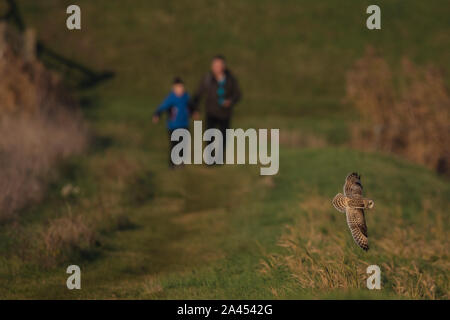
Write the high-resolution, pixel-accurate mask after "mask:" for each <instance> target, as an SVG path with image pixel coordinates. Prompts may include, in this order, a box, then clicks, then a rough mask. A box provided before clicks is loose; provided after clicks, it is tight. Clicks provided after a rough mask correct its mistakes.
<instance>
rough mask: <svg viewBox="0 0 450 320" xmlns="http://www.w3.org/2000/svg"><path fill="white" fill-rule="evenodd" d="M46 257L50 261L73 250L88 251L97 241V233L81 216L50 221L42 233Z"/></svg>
mask: <svg viewBox="0 0 450 320" xmlns="http://www.w3.org/2000/svg"><path fill="white" fill-rule="evenodd" d="M42 238H43V242H44V245H45V256H46V258H47V259H49V260H50V261H53V260H54V259H57V258H58V257H60V256H62V255H67V254H69V253H71V252H73V250H80V249H88V248H90V247H91V246H92V245H93V244H94V243H95V239H96V235H95V232H94V231H93V229H92V227H90V226H89V225H88V224H87V223H86V222H85V221H84V220H83V217H81V216H66V217H62V218H57V219H54V220H52V221H50V223H49V225H48V227H47V228H46V229H45V230H44V231H43V232H42Z"/></svg>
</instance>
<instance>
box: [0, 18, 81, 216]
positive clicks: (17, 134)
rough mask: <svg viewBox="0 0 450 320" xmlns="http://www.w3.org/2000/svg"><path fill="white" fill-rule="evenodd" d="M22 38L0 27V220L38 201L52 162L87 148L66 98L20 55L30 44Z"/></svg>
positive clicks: (56, 80)
mask: <svg viewBox="0 0 450 320" xmlns="http://www.w3.org/2000/svg"><path fill="white" fill-rule="evenodd" d="M27 34H28V33H27ZM26 39H29V37H27V36H25V35H21V34H19V33H18V32H16V31H14V30H13V29H11V28H8V27H7V26H6V25H5V24H0V190H2V192H1V193H0V220H4V219H10V218H13V217H14V213H15V212H17V210H19V209H21V208H23V207H24V206H26V205H27V204H29V203H32V202H35V201H37V200H39V199H41V198H42V196H43V195H44V194H45V185H46V184H45V181H46V180H48V179H47V176H48V175H52V174H54V173H55V171H56V170H54V168H55V166H56V165H57V163H58V161H59V160H61V159H64V158H66V157H68V156H70V155H72V154H74V153H79V152H81V151H82V150H83V149H84V148H85V146H86V144H87V130H86V127H85V126H84V124H83V121H82V119H81V116H80V114H79V112H77V111H76V110H75V108H74V107H75V104H74V102H73V101H72V99H71V98H70V95H69V94H68V93H67V91H66V90H65V89H64V88H63V85H62V82H61V81H60V79H59V78H58V77H57V76H56V75H55V74H53V73H51V72H49V71H47V70H46V69H45V68H44V66H43V65H42V64H41V63H39V62H38V61H36V60H35V59H33V57H32V56H31V57H30V54H29V53H27V52H24V50H23V48H24V47H26V48H29V47H30V44H29V43H27V41H28V42H29V41H32V38H31V40H26ZM28 50H29V49H28Z"/></svg>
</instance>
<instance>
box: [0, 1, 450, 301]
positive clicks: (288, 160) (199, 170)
mask: <svg viewBox="0 0 450 320" xmlns="http://www.w3.org/2000/svg"><path fill="white" fill-rule="evenodd" d="M19 4H20V5H21V9H22V11H23V12H24V15H25V19H26V21H27V22H28V23H30V24H31V25H32V26H35V27H36V28H37V30H38V34H39V36H40V37H41V38H43V39H44V40H45V42H46V43H48V44H49V45H51V47H53V48H55V49H56V50H58V51H60V52H62V53H64V54H66V55H68V56H69V57H72V58H76V59H77V60H79V61H81V62H83V63H86V64H88V65H91V66H93V67H95V68H98V69H103V68H105V69H114V70H115V71H116V72H117V77H116V78H115V79H113V80H112V81H110V82H108V83H105V84H103V85H102V86H100V87H98V88H96V89H92V90H88V91H84V92H81V93H79V94H80V96H84V97H87V98H90V99H92V101H93V104H92V105H91V106H89V107H85V108H84V112H85V115H86V118H87V119H88V121H89V123H90V125H91V127H92V129H93V131H94V133H95V134H96V136H97V138H96V140H95V141H94V143H93V145H92V148H91V150H89V152H88V153H86V154H85V155H83V156H81V157H79V158H76V159H72V160H71V161H70V162H69V163H66V164H64V165H63V167H62V168H61V170H60V171H61V178H60V179H59V180H57V181H55V182H53V184H52V185H51V186H50V188H49V194H48V196H47V199H45V201H44V202H43V203H41V204H40V205H37V206H33V207H31V208H28V209H26V210H24V212H22V213H21V218H20V220H19V222H18V223H17V224H16V225H14V226H12V225H4V226H2V227H1V229H0V279H2V280H0V282H1V284H2V285H0V297H1V298H64V299H69V298H76V299H79V298H89V299H91V298H145V299H147V298H150V299H160V298H162V299H169V298H175V299H177V298H213V299H215V298H226V299H232V298H234V299H238V298H244V299H246V298H249V299H250V298H252V299H260V298H369V299H370V298H374V299H378V298H433V297H435V298H447V299H448V292H449V279H448V275H447V273H448V267H449V253H448V247H449V246H448V236H447V233H448V231H449V229H450V224H449V220H448V217H447V211H448V199H449V198H450V197H449V196H450V184H449V183H448V181H447V180H444V179H443V178H441V177H438V176H437V175H436V174H434V173H433V172H431V171H430V170H428V169H425V168H423V167H421V166H418V165H413V164H410V163H408V162H407V161H405V160H402V159H398V158H395V157H392V156H388V155H382V154H378V153H362V152H359V151H355V150H350V149H348V148H346V147H345V146H343V145H345V143H346V142H347V140H348V130H347V128H348V125H349V121H351V120H353V119H355V118H356V117H357V116H356V115H355V113H354V111H353V109H351V108H350V107H349V106H348V105H346V104H345V103H343V97H344V94H345V92H344V90H345V72H346V71H347V70H348V68H349V67H350V65H351V64H352V63H353V62H354V61H355V59H357V58H358V57H360V56H361V54H362V52H363V51H364V48H365V46H366V45H368V44H371V45H373V46H375V47H377V48H379V49H380V50H381V52H382V53H383V55H384V56H385V57H386V58H387V59H388V61H389V62H390V63H391V66H392V68H393V69H394V70H395V68H396V64H397V62H398V61H399V59H400V58H401V57H402V56H408V57H409V58H411V59H412V60H413V61H415V62H417V63H419V64H420V63H429V62H431V63H433V64H435V65H437V66H439V67H442V68H445V67H447V63H446V62H447V61H449V60H450V56H449V54H450V51H449V50H448V43H449V42H448V40H449V38H448V37H449V36H448V35H449V23H448V16H449V14H450V6H449V5H448V4H447V3H446V2H445V1H435V2H433V3H425V2H423V1H408V2H407V3H406V2H404V1H382V2H380V3H379V5H380V6H381V8H382V19H383V20H382V28H383V29H382V30H381V31H379V32H372V31H368V30H367V29H366V28H365V17H366V15H365V8H366V7H367V5H368V4H370V3H369V2H367V1H362V2H359V3H358V4H356V3H355V4H351V5H350V4H343V3H342V2H338V1H320V2H318V1H283V2H280V3H278V2H275V1H227V2H226V1H214V2H210V1H199V0H196V1H177V2H176V4H175V3H167V1H144V0H139V1H138V0H136V1H133V6H131V5H128V4H127V5H124V4H123V3H122V2H118V1H106V0H98V1H95V2H94V1H87V0H83V1H78V4H79V5H80V6H81V8H82V14H83V18H82V19H83V20H82V21H83V22H82V23H83V29H82V31H81V32H69V31H68V30H66V28H65V17H66V15H65V5H69V4H72V3H71V2H70V1H66V2H64V1H63V3H62V4H61V1H56V0H46V1H41V2H39V3H38V2H36V1H31V0H23V1H19ZM218 52H222V53H224V54H225V55H226V56H227V57H228V60H229V61H230V66H231V68H232V69H233V70H234V72H235V73H236V74H237V75H238V77H239V80H240V82H241V86H242V88H243V91H244V100H243V101H242V103H241V104H240V105H238V107H237V110H236V111H237V112H236V117H235V119H234V126H235V127H243V128H247V127H256V128H258V127H259V128H280V130H281V133H282V134H283V132H297V133H298V134H300V135H312V136H314V137H319V138H320V139H322V140H323V141H324V144H325V145H320V146H316V145H314V143H311V145H309V144H307V145H306V146H303V145H302V146H300V147H302V148H300V147H299V146H290V145H286V144H283V145H282V148H281V151H280V155H281V159H280V172H279V174H278V175H276V176H275V177H271V178H269V177H261V176H259V170H258V168H256V167H254V166H224V167H214V168H206V167H203V166H188V167H185V168H183V169H182V170H176V171H169V170H168V169H167V168H166V167H167V166H166V163H167V136H166V135H167V133H166V131H165V129H164V128H163V125H158V126H153V125H151V114H152V112H153V110H154V108H155V106H156V104H157V103H158V102H159V100H161V99H162V98H163V97H164V95H165V94H166V93H167V90H168V89H169V86H170V80H171V78H172V77H173V76H174V75H178V74H180V75H182V76H183V77H184V78H186V82H187V86H188V88H189V89H190V90H192V89H193V88H194V87H195V85H196V81H197V80H198V79H199V78H200V76H201V74H202V73H203V72H204V71H206V70H207V68H208V62H209V59H210V57H211V56H212V55H214V54H216V53H218ZM447 71H448V70H447ZM446 79H447V82H448V79H449V78H448V77H447V78H446ZM351 171H358V172H360V173H361V174H362V176H363V183H364V187H365V190H367V196H370V197H372V198H373V199H374V200H375V203H376V205H375V209H374V210H372V211H370V212H369V213H368V214H367V223H368V228H369V237H370V238H369V241H370V245H371V249H370V250H369V252H368V253H367V254H365V253H363V252H362V250H360V249H359V248H357V247H356V246H355V244H354V243H353V240H352V239H351V236H350V234H349V232H348V230H347V226H346V224H345V218H344V216H342V215H341V214H340V213H339V212H337V211H336V210H334V208H332V206H331V203H330V200H331V199H332V197H333V196H334V195H335V194H336V193H337V192H339V191H340V190H341V187H342V183H343V180H344V177H345V175H346V174H347V173H349V172H351ZM67 183H72V184H73V185H77V186H79V187H80V190H81V193H80V195H78V196H76V197H74V198H72V199H65V198H62V197H61V195H60V189H61V187H62V186H64V185H65V184H67ZM69 214H73V215H80V216H82V217H83V219H85V221H86V223H87V224H88V225H89V226H90V227H91V228H92V230H93V232H94V233H95V237H96V242H95V243H93V244H92V245H91V246H90V247H88V248H72V249H71V250H70V251H68V252H67V254H61V257H57V258H56V259H55V260H53V259H49V258H48V257H46V255H45V250H44V249H43V245H42V243H43V239H42V234H45V230H47V229H46V228H47V226H48V224H49V223H50V222H51V221H53V220H54V219H56V218H58V217H61V216H67V215H69ZM290 227H291V228H293V230H290V229H289V228H290ZM28 238H29V239H31V240H29V239H28ZM286 239H288V240H289V241H290V243H292V246H288V247H286V246H280V243H283V241H284V240H286ZM305 248H306V249H305ZM306 252H308V253H309V254H310V255H311V256H313V257H314V263H311V264H307V262H305V264H304V265H303V267H302V268H299V267H296V265H294V264H293V265H291V262H292V261H291V260H290V257H294V258H295V259H297V260H295V259H294V261H300V260H301V261H303V260H302V259H304V258H305V257H306V255H307V254H306ZM305 261H306V260H305ZM69 264H78V265H80V267H81V269H82V290H79V291H76V290H74V291H69V290H67V288H66V287H65V282H66V279H67V276H68V275H67V274H66V273H65V268H66V267H67V266H68V265H69ZM368 264H378V265H380V267H381V268H382V279H383V290H381V292H372V291H369V290H367V289H365V286H364V283H365V277H366V276H365V266H366V265H368ZM326 268H328V270H331V271H330V272H331V274H332V276H329V277H322V276H321V273H320V272H321V271H323V270H325V269H326ZM341 270H343V273H342V274H338V271H341ZM333 271H336V274H334V275H333ZM353 274H356V278H352V275H353ZM310 276H311V277H315V278H314V279H315V284H316V287H314V286H310V285H305V284H302V282H300V281H299V280H298V278H300V279H306V278H307V277H310ZM326 281H330V282H329V283H327V282H326ZM432 287H433V288H434V289H433V290H432V292H434V296H430V295H429V294H428V292H427V289H429V288H432ZM403 288H405V289H404V290H403Z"/></svg>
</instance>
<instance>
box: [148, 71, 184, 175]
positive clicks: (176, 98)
mask: <svg viewBox="0 0 450 320" xmlns="http://www.w3.org/2000/svg"><path fill="white" fill-rule="evenodd" d="M189 99H190V97H189V94H188V93H187V92H186V90H185V87H184V82H183V80H182V79H181V78H180V77H176V78H175V79H174V80H173V84H172V90H171V91H170V93H169V95H168V96H167V97H166V98H165V99H164V101H163V102H162V103H161V104H160V105H159V107H158V109H156V111H155V113H154V114H153V123H158V121H159V118H160V117H161V114H162V113H163V112H167V113H168V117H167V130H168V133H169V167H170V168H174V167H175V164H174V163H173V161H172V158H171V151H172V148H173V147H174V146H175V145H176V144H177V143H178V142H177V141H171V139H170V137H171V136H172V132H173V131H174V130H176V129H181V128H183V129H189V108H188V103H189Z"/></svg>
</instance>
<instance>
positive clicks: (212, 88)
mask: <svg viewBox="0 0 450 320" xmlns="http://www.w3.org/2000/svg"><path fill="white" fill-rule="evenodd" d="M225 75H226V82H225V99H229V100H231V105H230V106H229V107H224V106H220V105H219V99H218V96H217V88H218V83H217V80H216V78H214V76H213V75H212V73H211V72H209V73H207V74H206V75H205V76H204V77H203V78H202V80H201V81H200V84H199V86H198V88H197V91H196V92H195V94H194V95H193V97H192V99H191V101H190V109H191V111H197V110H198V107H199V103H200V101H201V100H202V99H203V98H204V100H205V109H206V115H207V116H210V117H215V118H218V119H223V120H225V119H229V118H230V117H231V115H232V114H233V109H234V106H235V105H236V103H238V102H239V100H240V99H241V90H240V88H239V84H238V82H237V80H236V78H235V77H234V76H233V74H232V73H231V72H230V71H229V70H227V71H225Z"/></svg>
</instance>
